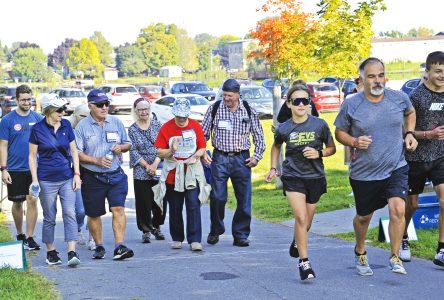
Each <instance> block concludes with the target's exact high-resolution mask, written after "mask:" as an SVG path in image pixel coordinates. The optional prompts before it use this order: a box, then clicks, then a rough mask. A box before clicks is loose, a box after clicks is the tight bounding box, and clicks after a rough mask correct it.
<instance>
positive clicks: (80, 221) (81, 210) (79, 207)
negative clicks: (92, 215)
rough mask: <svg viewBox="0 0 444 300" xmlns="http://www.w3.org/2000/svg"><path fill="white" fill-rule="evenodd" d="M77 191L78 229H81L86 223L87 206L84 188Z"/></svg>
mask: <svg viewBox="0 0 444 300" xmlns="http://www.w3.org/2000/svg"><path fill="white" fill-rule="evenodd" d="M75 193H76V205H75V206H76V220H77V229H78V231H80V230H81V229H82V226H83V224H85V207H84V206H83V198H82V190H80V189H78V190H77V191H75Z"/></svg>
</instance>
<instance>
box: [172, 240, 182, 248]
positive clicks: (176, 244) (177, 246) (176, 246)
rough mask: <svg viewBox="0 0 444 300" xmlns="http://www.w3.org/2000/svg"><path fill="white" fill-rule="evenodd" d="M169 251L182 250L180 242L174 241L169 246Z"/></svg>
mask: <svg viewBox="0 0 444 300" xmlns="http://www.w3.org/2000/svg"><path fill="white" fill-rule="evenodd" d="M171 249H182V242H176V241H174V242H173V243H172V244H171Z"/></svg>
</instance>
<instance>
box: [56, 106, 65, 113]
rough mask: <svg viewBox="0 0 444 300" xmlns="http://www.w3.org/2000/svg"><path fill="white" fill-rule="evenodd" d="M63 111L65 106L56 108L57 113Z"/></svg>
mask: <svg viewBox="0 0 444 300" xmlns="http://www.w3.org/2000/svg"><path fill="white" fill-rule="evenodd" d="M65 111H66V106H62V107H60V108H59V109H57V110H56V112H57V113H59V114H61V113H63V112H65Z"/></svg>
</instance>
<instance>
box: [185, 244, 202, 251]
mask: <svg viewBox="0 0 444 300" xmlns="http://www.w3.org/2000/svg"><path fill="white" fill-rule="evenodd" d="M181 244H182V243H181ZM190 249H191V251H202V250H203V247H202V244H201V243H199V242H192V243H191V245H190Z"/></svg>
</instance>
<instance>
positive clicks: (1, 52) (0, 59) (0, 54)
mask: <svg viewBox="0 0 444 300" xmlns="http://www.w3.org/2000/svg"><path fill="white" fill-rule="evenodd" d="M7 61H8V60H7V56H6V51H5V48H4V47H3V45H2V41H0V64H3V63H5V62H7Z"/></svg>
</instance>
